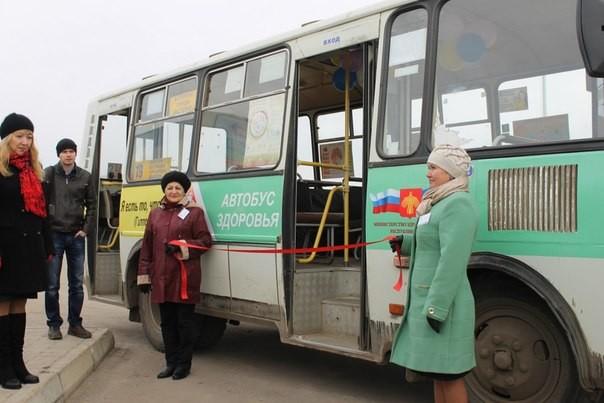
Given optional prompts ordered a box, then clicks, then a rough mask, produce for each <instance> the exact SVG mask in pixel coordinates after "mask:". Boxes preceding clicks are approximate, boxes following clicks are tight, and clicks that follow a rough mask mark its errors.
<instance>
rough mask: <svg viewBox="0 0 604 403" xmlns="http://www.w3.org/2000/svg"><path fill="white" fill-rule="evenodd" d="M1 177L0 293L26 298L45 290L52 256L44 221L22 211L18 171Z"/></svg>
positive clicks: (48, 234)
mask: <svg viewBox="0 0 604 403" xmlns="http://www.w3.org/2000/svg"><path fill="white" fill-rule="evenodd" d="M10 168H11V170H12V171H13V172H14V174H13V175H11V176H8V177H5V176H2V175H0V256H2V267H0V294H2V295H27V294H33V293H36V292H38V291H43V290H45V289H46V288H47V283H48V273H47V270H48V269H47V259H48V256H49V255H51V254H53V253H54V248H53V243H52V237H51V235H50V228H49V226H48V223H47V220H46V219H43V218H41V217H38V216H36V215H34V214H31V213H29V212H27V211H25V204H24V202H23V197H22V196H21V186H20V181H19V174H18V171H17V170H16V169H15V168H13V167H10Z"/></svg>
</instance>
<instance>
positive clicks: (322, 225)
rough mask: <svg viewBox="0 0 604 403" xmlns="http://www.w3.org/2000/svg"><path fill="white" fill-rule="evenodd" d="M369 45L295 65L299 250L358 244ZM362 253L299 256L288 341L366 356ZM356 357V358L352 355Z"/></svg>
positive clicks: (370, 62) (371, 47)
mask: <svg viewBox="0 0 604 403" xmlns="http://www.w3.org/2000/svg"><path fill="white" fill-rule="evenodd" d="M375 48H376V46H375V43H374V42H366V43H362V44H354V45H351V46H348V47H347V48H345V49H337V50H333V51H330V52H327V53H322V54H319V55H316V56H313V57H310V58H306V59H303V60H300V61H298V63H297V78H298V79H297V94H296V95H297V106H298V110H297V113H298V114H297V117H298V120H297V153H296V160H297V168H296V176H297V178H296V187H295V198H294V200H292V201H293V202H294V203H295V209H294V210H293V211H295V245H296V247H297V248H311V247H335V246H338V245H345V244H347V245H352V244H355V243H359V242H361V241H362V240H363V238H364V237H363V233H364V226H363V218H364V217H363V205H364V197H365V196H364V190H363V189H364V177H365V174H364V172H365V169H366V167H365V161H366V149H367V148H366V141H367V138H368V134H369V121H370V119H369V116H370V114H371V105H370V99H372V97H371V95H372V93H373V83H372V80H371V77H373V72H374V65H373V59H374V57H373V55H374V51H375ZM363 261H364V256H363V248H361V247H358V248H351V249H345V250H337V251H335V250H328V251H326V252H321V253H314V252H311V253H299V254H297V256H296V259H295V262H294V263H295V266H294V271H293V286H292V305H293V309H292V311H293V315H292V321H291V329H292V334H293V337H292V340H291V342H294V343H300V344H316V343H320V344H322V345H325V346H327V347H328V348H329V347H331V348H333V349H340V350H341V349H347V350H352V351H358V350H362V349H364V346H363V343H364V336H365V335H364V333H363V331H362V329H363V324H364V320H363V318H364V304H363V303H362V300H363V295H364V280H363V279H364V269H363V266H364V265H363ZM353 354H355V353H353Z"/></svg>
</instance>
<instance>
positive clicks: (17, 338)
mask: <svg viewBox="0 0 604 403" xmlns="http://www.w3.org/2000/svg"><path fill="white" fill-rule="evenodd" d="M9 319H10V335H11V345H12V360H13V369H14V371H15V374H16V375H17V378H19V380H20V381H21V383H38V382H40V378H38V377H37V376H35V375H32V374H30V373H29V371H28V370H27V368H26V367H25V363H24V362H23V340H24V338H25V322H26V320H25V313H17V314H11V315H9Z"/></svg>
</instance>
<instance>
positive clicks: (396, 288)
mask: <svg viewBox="0 0 604 403" xmlns="http://www.w3.org/2000/svg"><path fill="white" fill-rule="evenodd" d="M396 256H397V257H398V264H399V266H402V265H403V262H402V261H401V248H400V247H399V246H397V247H396ZM392 288H394V291H400V290H401V288H403V268H402V267H399V270H398V280H397V281H396V283H394V285H393V286H392Z"/></svg>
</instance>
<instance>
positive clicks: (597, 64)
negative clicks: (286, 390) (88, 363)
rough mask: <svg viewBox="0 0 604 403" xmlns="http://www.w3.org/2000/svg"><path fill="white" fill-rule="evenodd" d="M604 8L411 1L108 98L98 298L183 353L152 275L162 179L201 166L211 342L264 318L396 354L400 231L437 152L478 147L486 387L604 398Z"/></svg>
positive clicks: (335, 347)
mask: <svg viewBox="0 0 604 403" xmlns="http://www.w3.org/2000/svg"><path fill="white" fill-rule="evenodd" d="M598 7H600V8H598ZM601 7H602V3H601V2H595V1H590V0H580V1H579V3H576V2H574V1H569V0H531V1H526V0H507V1H497V0H450V1H445V0H422V1H413V0H408V1H399V0H396V1H394V0H391V1H387V2H384V3H379V4H376V5H373V6H371V7H367V8H364V9H361V10H358V11H353V12H349V13H347V14H345V15H343V16H341V17H338V18H332V19H329V20H325V21H318V22H313V23H309V24H306V25H304V26H302V27H300V28H299V29H298V30H295V31H292V32H289V33H286V34H283V35H280V36H277V37H275V38H271V39H268V40H265V41H263V42H261V43H255V44H252V45H249V46H246V47H242V48H240V49H237V50H234V51H227V52H223V53H220V54H217V55H213V56H210V57H208V58H207V59H205V60H203V61H201V62H199V63H197V64H194V65H192V66H188V67H186V68H182V69H180V70H178V71H173V72H170V73H167V74H163V75H156V76H152V77H148V78H145V79H143V80H141V81H140V82H138V83H135V84H133V85H131V86H129V87H126V88H122V89H119V90H116V91H113V92H111V93H108V94H105V95H102V96H99V97H98V98H96V99H94V100H93V101H92V102H91V103H90V105H89V107H88V110H87V116H86V121H85V129H84V138H83V147H81V151H80V155H79V158H80V160H79V163H80V165H81V166H83V167H84V168H86V169H88V170H91V171H92V172H93V174H94V176H95V178H97V179H98V197H99V206H100V207H99V212H98V227H97V229H96V231H95V233H93V234H89V242H88V260H87V276H88V285H89V293H90V295H91V296H93V298H96V299H99V300H102V301H106V302H110V303H115V304H122V305H125V306H126V307H127V308H128V311H129V319H130V320H131V321H137V322H141V323H142V327H143V329H144V333H145V335H146V337H147V338H148V340H149V342H150V343H151V344H152V345H153V346H155V347H156V348H158V349H161V348H162V341H161V332H160V327H159V315H158V308H157V306H155V305H153V304H152V303H151V302H150V300H149V296H148V295H143V294H139V292H138V289H137V287H136V273H137V266H138V258H139V252H140V248H141V238H142V236H143V230H144V227H145V224H146V221H147V215H148V213H149V211H150V210H151V209H152V208H154V207H156V206H158V204H159V201H160V199H161V196H162V193H161V190H160V186H159V179H160V178H161V177H162V175H163V174H164V173H165V172H167V171H169V170H180V171H184V172H186V173H187V175H189V177H190V178H191V180H192V183H193V186H192V187H191V191H190V192H191V197H193V198H195V200H196V201H197V202H199V203H200V204H201V205H202V206H203V208H204V210H205V212H206V215H207V217H206V219H207V221H208V225H209V228H210V230H211V233H212V237H213V240H214V246H213V248H212V249H211V250H210V251H209V252H208V253H206V254H204V255H203V257H202V267H203V271H202V273H203V274H202V277H203V280H202V285H201V293H202V300H201V302H200V303H199V304H198V305H197V306H196V308H195V309H196V314H197V315H196V317H197V320H198V322H199V328H200V336H199V340H198V345H199V346H200V347H209V346H211V345H213V344H215V343H217V342H218V341H219V339H220V338H221V336H222V335H223V333H224V331H225V328H226V326H227V324H232V325H236V324H239V323H240V322H255V323H263V324H267V325H270V326H274V327H275V328H276V329H277V330H278V332H279V335H280V340H281V342H283V343H288V344H292V345H296V346H301V347H306V348H310V349H316V350H322V351H325V352H331V353H335V354H341V355H345V356H349V357H355V358H359V359H363V360H368V361H373V362H375V363H387V362H388V360H389V353H390V350H391V347H392V339H393V335H394V333H395V331H396V329H397V327H398V326H399V324H400V322H401V319H402V316H403V315H404V311H405V306H404V304H405V297H406V294H407V291H406V286H405V284H406V279H407V278H408V268H406V267H405V266H406V265H405V262H404V260H402V259H398V257H396V256H394V255H393V253H392V252H391V250H390V248H389V245H388V243H387V242H386V241H385V240H384V239H385V238H386V237H388V236H391V235H399V234H405V233H410V232H411V231H412V230H413V226H414V217H415V207H416V204H417V203H416V201H417V199H419V198H421V194H422V191H423V189H424V188H426V187H427V180H426V178H425V173H426V165H425V164H426V160H427V157H428V154H429V153H430V150H431V149H432V148H433V147H434V146H435V145H437V144H442V143H448V144H456V145H461V146H463V147H464V148H465V149H466V150H467V151H468V153H469V154H470V155H471V157H472V160H473V174H472V176H471V178H470V188H471V194H472V196H473V198H474V199H475V201H476V204H477V206H479V215H480V224H479V230H478V235H477V239H476V242H475V245H474V249H473V254H472V257H471V259H470V262H469V265H468V277H469V279H470V282H471V285H472V289H473V293H474V296H475V300H476V329H475V335H476V360H477V366H476V368H475V369H474V370H473V371H472V372H471V373H470V374H468V375H467V377H466V382H467V385H468V389H469V392H470V394H471V396H472V400H473V401H480V402H531V403H534V402H575V401H580V400H581V399H585V398H589V397H591V398H598V397H599V396H600V395H601V392H602V390H603V389H604V370H603V368H604V333H602V331H601V328H602V327H601V320H602V313H601V310H602V306H604V292H602V284H604V235H603V234H604V232H603V231H604V213H603V212H602V211H603V210H602V206H604V181H603V180H602V175H601V171H602V167H604V81H603V79H602V78H601V76H602V75H603V73H604V71H603V70H604V67H603V66H604V63H603V60H604V57H602V52H603V51H602V48H601V43H604V37H603V35H604V33H603V32H604V31H603V30H602V28H601V27H602V25H603V24H602V18H600V17H602V15H604V12H603V11H602V8H601ZM192 51H193V50H192ZM283 252H285V253H283Z"/></svg>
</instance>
